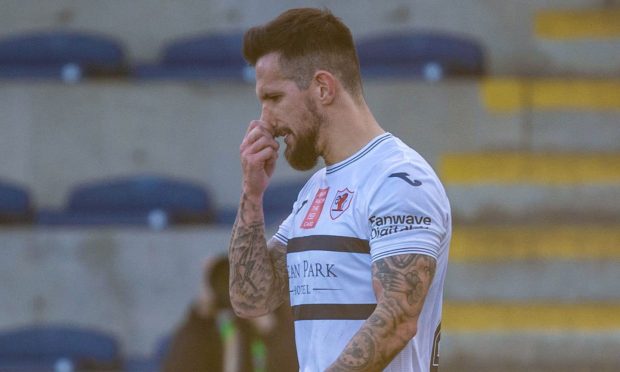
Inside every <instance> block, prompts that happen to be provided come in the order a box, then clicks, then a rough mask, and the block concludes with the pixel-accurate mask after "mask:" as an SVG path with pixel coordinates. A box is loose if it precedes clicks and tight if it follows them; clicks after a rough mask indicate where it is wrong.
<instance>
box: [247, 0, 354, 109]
mask: <svg viewBox="0 0 620 372" xmlns="http://www.w3.org/2000/svg"><path fill="white" fill-rule="evenodd" d="M272 52H277V53H280V58H279V64H280V68H281V70H282V72H283V74H284V76H285V77H286V78H288V79H291V80H293V81H294V82H295V83H296V84H297V87H298V88H299V89H302V90H304V89H307V88H308V87H309V86H310V82H311V81H312V78H313V77H314V73H315V72H316V71H318V70H326V71H329V72H330V73H332V74H334V75H335V76H336V78H338V80H339V81H340V82H341V84H342V85H343V86H344V88H345V89H346V90H347V91H348V92H349V93H350V94H351V95H352V96H354V97H361V95H362V82H361V78H360V68H359V60H358V57H357V53H356V51H355V44H354V42H353V35H352V34H351V31H350V30H349V28H348V27H347V26H346V25H345V24H344V23H343V22H342V21H341V20H340V19H339V18H337V17H336V16H334V15H333V14H332V13H331V12H330V11H329V10H327V9H314V8H298V9H290V10H287V11H285V12H284V13H282V14H280V15H279V16H278V17H276V18H275V19H273V20H272V21H270V22H268V23H266V24H264V25H261V26H256V27H252V28H250V29H249V30H247V31H246V32H245V35H244V40H243V56H244V58H245V59H246V61H247V62H248V63H249V64H250V65H252V66H255V65H256V62H257V61H258V60H259V59H260V58H261V57H263V56H265V55H267V54H269V53H272Z"/></svg>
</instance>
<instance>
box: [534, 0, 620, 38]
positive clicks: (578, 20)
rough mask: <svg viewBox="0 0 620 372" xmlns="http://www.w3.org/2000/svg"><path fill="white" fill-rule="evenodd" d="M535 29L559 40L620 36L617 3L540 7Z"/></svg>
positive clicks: (536, 16)
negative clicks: (578, 6) (614, 6)
mask: <svg viewBox="0 0 620 372" xmlns="http://www.w3.org/2000/svg"><path fill="white" fill-rule="evenodd" d="M534 33H535V35H536V36H537V37H539V38H546V39H559V40H567V39H568V40H575V39H584V38H585V39H606V38H620V7H616V8H600V9H545V10H539V11H537V12H536V14H535V15H534Z"/></svg>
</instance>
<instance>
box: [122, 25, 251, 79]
mask: <svg viewBox="0 0 620 372" xmlns="http://www.w3.org/2000/svg"><path fill="white" fill-rule="evenodd" d="M242 41H243V35H242V33H241V32H229V33H214V34H204V35H197V36H191V37H186V38H181V39H178V40H174V41H172V42H170V43H169V44H168V45H167V46H166V47H165V48H164V49H163V52H162V55H161V58H160V61H159V62H158V63H157V64H143V65H138V66H136V67H135V68H134V71H133V75H134V76H135V77H136V78H138V79H172V80H239V81H253V80H254V73H253V69H252V68H251V67H249V66H248V65H247V64H246V62H245V60H244V59H243V56H242V54H241V48H242Z"/></svg>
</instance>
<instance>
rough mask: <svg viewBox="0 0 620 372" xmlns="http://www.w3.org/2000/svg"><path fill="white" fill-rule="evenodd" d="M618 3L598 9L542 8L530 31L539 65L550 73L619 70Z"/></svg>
mask: <svg viewBox="0 0 620 372" xmlns="http://www.w3.org/2000/svg"><path fill="white" fill-rule="evenodd" d="M618 5H620V4H617V2H615V6H611V4H610V6H608V7H603V8H598V9H543V10H539V11H537V12H535V13H534V15H533V19H532V34H533V36H534V40H533V43H534V45H533V46H534V47H535V49H536V52H537V53H540V54H542V58H544V61H545V63H544V65H541V66H540V68H541V69H542V70H544V71H546V72H547V73H553V74H554V75H596V76H610V75H617V74H618V71H619V70H620V6H618Z"/></svg>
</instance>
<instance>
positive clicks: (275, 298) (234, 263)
mask: <svg viewBox="0 0 620 372" xmlns="http://www.w3.org/2000/svg"><path fill="white" fill-rule="evenodd" d="M258 208H260V210H261V214H262V206H259V205H256V204H254V203H252V202H250V201H248V200H247V198H246V197H245V195H244V197H243V199H242V201H241V206H240V207H239V214H238V216H237V221H236V222H235V225H234V227H233V233H232V239H231V243H230V247H229V252H228V257H229V260H230V301H231V303H232V305H233V309H234V310H235V313H237V315H239V316H242V317H257V316H260V315H264V314H266V313H268V312H271V311H273V310H275V309H276V308H277V307H278V306H280V305H281V304H282V302H283V301H284V300H285V299H286V297H287V295H288V274H287V271H286V246H285V245H284V244H282V243H280V242H279V241H278V240H276V239H273V238H272V239H271V240H270V241H269V242H266V240H265V228H264V224H263V223H262V222H252V221H247V220H246V218H247V217H246V216H247V215H248V214H251V213H248V211H247V210H246V209H258Z"/></svg>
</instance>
